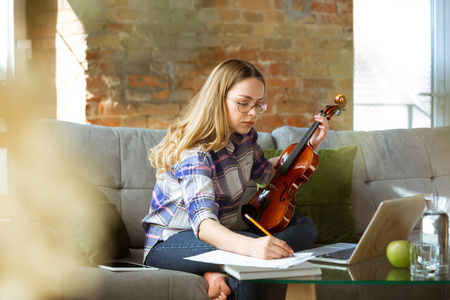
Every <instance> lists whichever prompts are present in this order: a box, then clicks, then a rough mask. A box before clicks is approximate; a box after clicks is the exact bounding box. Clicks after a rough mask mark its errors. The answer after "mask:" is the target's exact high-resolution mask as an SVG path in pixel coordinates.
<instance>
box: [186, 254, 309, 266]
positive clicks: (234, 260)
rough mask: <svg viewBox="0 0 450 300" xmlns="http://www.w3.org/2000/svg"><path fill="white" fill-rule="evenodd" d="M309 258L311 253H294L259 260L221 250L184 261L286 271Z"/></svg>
mask: <svg viewBox="0 0 450 300" xmlns="http://www.w3.org/2000/svg"><path fill="white" fill-rule="evenodd" d="M310 258H312V252H306V253H305V252H303V253H294V256H290V257H285V258H280V259H259V258H255V257H250V256H245V255H241V254H237V253H233V252H228V251H223V250H213V251H210V252H206V253H203V254H199V255H195V256H190V257H185V258H184V259H188V260H193V261H198V262H205V263H211V264H217V265H235V266H246V267H259V268H278V269H287V268H289V267H291V266H294V265H297V264H300V263H302V262H304V261H307V260H308V259H310Z"/></svg>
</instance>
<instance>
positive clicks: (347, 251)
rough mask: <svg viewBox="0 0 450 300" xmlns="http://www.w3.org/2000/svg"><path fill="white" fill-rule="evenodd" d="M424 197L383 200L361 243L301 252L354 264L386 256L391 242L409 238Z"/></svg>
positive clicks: (315, 260) (422, 209)
mask: <svg viewBox="0 0 450 300" xmlns="http://www.w3.org/2000/svg"><path fill="white" fill-rule="evenodd" d="M425 196H427V195H417V196H411V197H405V198H398V199H392V200H386V201H383V202H382V203H381V204H380V205H379V206H378V209H377V211H376V212H375V215H374V216H373V217H372V220H371V221H370V223H369V225H368V226H367V229H366V231H365V232H364V234H363V236H362V237H361V239H360V241H359V243H358V244H351V243H336V244H330V245H327V246H321V247H317V248H313V249H308V250H304V251H300V252H313V256H315V257H314V258H311V259H309V260H310V261H313V262H325V263H332V264H342V265H352V264H356V263H359V262H362V261H366V260H369V259H372V258H375V257H380V256H384V255H386V248H387V245H388V244H389V243H390V242H391V241H396V240H406V239H407V238H408V237H409V235H410V234H411V231H412V230H413V229H414V226H415V225H416V223H417V221H418V219H419V217H420V216H421V214H422V212H423V211H424V209H425V198H424V197H425Z"/></svg>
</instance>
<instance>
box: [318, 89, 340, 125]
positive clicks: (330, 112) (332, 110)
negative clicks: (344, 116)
mask: <svg viewBox="0 0 450 300" xmlns="http://www.w3.org/2000/svg"><path fill="white" fill-rule="evenodd" d="M334 103H335V104H336V105H327V106H326V107H325V111H323V110H321V111H320V113H321V114H322V115H323V116H325V117H326V118H327V119H328V120H330V119H331V117H332V116H334V115H336V116H339V115H340V114H341V112H343V111H345V105H347V99H346V98H345V96H344V95H342V94H339V95H337V96H336V97H335V98H334Z"/></svg>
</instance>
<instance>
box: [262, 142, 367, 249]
mask: <svg viewBox="0 0 450 300" xmlns="http://www.w3.org/2000/svg"><path fill="white" fill-rule="evenodd" d="M357 151H358V147H356V146H348V147H343V148H330V149H320V150H318V154H319V158H320V162H319V166H318V168H317V170H316V171H315V172H314V174H313V175H312V176H311V178H310V180H309V182H308V183H306V184H303V185H302V186H301V187H300V188H299V190H298V191H297V194H296V196H295V202H296V203H297V205H298V206H297V207H296V209H295V213H294V214H295V215H306V216H308V217H310V218H311V219H312V220H313V221H314V223H315V224H316V226H317V229H318V231H319V234H318V237H317V240H316V243H321V244H329V243H337V242H348V243H355V242H357V241H358V240H359V236H358V234H357V232H356V228H355V218H354V215H353V200H352V179H353V160H354V159H355V157H356V153H357ZM264 153H265V155H266V157H267V158H270V157H274V156H279V155H280V154H281V153H282V150H274V149H264Z"/></svg>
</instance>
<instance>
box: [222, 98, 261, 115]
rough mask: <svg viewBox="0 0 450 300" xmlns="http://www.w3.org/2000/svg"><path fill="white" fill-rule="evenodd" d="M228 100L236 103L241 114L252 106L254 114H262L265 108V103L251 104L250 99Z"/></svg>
mask: <svg viewBox="0 0 450 300" xmlns="http://www.w3.org/2000/svg"><path fill="white" fill-rule="evenodd" d="M227 99H230V98H227ZM230 100H231V101H233V102H234V103H236V104H237V105H238V110H239V111H240V112H241V113H243V114H245V113H248V112H249V111H250V110H251V109H252V108H253V107H254V108H255V109H256V114H258V115H260V114H262V113H263V112H265V111H266V109H267V103H265V102H260V103H256V104H255V105H252V102H251V101H250V100H240V101H235V100H232V99H230Z"/></svg>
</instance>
